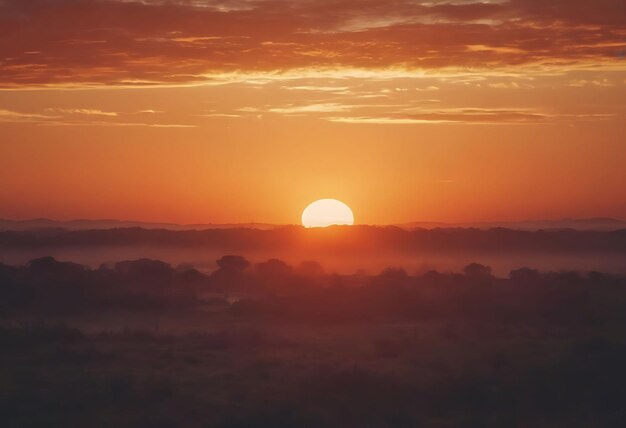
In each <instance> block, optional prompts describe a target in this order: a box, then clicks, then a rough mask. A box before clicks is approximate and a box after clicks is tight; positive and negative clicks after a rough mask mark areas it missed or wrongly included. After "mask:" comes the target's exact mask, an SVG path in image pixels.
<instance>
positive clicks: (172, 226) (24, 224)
mask: <svg viewBox="0 0 626 428" xmlns="http://www.w3.org/2000/svg"><path fill="white" fill-rule="evenodd" d="M284 226H285V225H279V224H270V223H235V224H211V223H204V224H203V223H198V224H177V223H151V222H143V221H129V220H117V219H96V220H89V219H77V220H51V219H47V218H38V219H30V220H7V219H0V231H2V230H29V229H50V228H53V229H58V228H60V229H67V230H92V229H117V228H131V227H139V228H142V229H166V230H205V229H233V228H248V229H261V230H268V229H275V228H279V227H284ZM391 226H396V227H399V228H402V229H408V230H413V229H437V228H473V229H493V228H506V229H514V230H528V231H536V230H552V229H574V230H597V231H612V230H619V229H626V221H624V220H619V219H614V218H600V217H598V218H588V219H560V220H527V221H508V222H506V221H505V222H503V221H493V222H465V223H443V222H411V223H401V224H395V225H391Z"/></svg>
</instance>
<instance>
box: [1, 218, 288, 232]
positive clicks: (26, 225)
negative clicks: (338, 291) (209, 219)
mask: <svg viewBox="0 0 626 428" xmlns="http://www.w3.org/2000/svg"><path fill="white" fill-rule="evenodd" d="M131 227H140V228H142V229H167V230H206V229H233V228H238V229H239V228H247V229H262V230H268V229H273V228H275V227H276V226H275V225H272V224H265V223H241V224H176V223H150V222H142V221H126V220H115V219H101V220H85V219H78V220H67V221H59V220H50V219H47V218H37V219H32V220H3V219H0V230H31V229H67V230H100V229H119V228H131Z"/></svg>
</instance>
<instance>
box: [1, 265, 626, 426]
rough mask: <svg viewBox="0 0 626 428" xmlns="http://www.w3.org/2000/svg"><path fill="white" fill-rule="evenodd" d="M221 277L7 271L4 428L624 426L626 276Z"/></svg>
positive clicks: (281, 270)
mask: <svg viewBox="0 0 626 428" xmlns="http://www.w3.org/2000/svg"><path fill="white" fill-rule="evenodd" d="M221 266H222V267H221V268H220V269H221V273H218V272H220V271H218V272H214V273H213V274H211V275H209V276H207V275H201V274H199V273H197V272H196V273H193V274H192V273H190V271H187V270H186V271H181V270H174V269H172V268H169V267H167V266H166V265H162V264H158V262H149V261H138V262H129V263H126V264H121V265H118V266H116V267H113V268H101V269H99V270H93V271H92V270H89V269H86V268H84V267H81V266H78V265H73V264H62V263H58V262H55V261H53V260H50V259H45V260H38V261H34V262H31V263H30V264H29V265H28V266H25V267H19V268H13V267H7V266H3V267H2V269H0V279H2V282H0V286H1V287H0V292H1V296H2V299H3V300H2V301H3V305H2V306H1V307H2V318H1V320H0V426H2V427H7V428H13V427H16V428H17V427H19V428H22V427H224V428H226V427H233V428H234V427H242V428H243V427H621V426H624V420H625V419H626V404H625V403H626V322H625V320H626V316H625V314H626V305H625V304H624V301H626V285H625V281H624V279H623V278H622V277H607V276H604V275H602V274H599V273H591V274H585V275H580V274H573V273H560V274H542V273H538V272H536V271H532V270H530V269H525V270H519V271H516V272H513V273H512V274H511V277H510V278H504V279H503V278H500V279H498V278H494V277H493V276H491V274H490V272H489V270H488V268H486V267H484V266H480V265H474V266H469V267H468V268H467V269H466V270H465V272H464V273H463V274H437V273H433V272H431V273H428V274H425V275H423V276H420V277H413V276H410V275H407V274H406V273H404V272H402V271H398V270H388V271H386V272H383V273H382V274H380V275H377V276H373V277H368V276H363V275H359V274H357V275H353V276H346V277H341V276H337V275H326V274H323V273H321V272H319V270H318V267H317V266H315V265H314V264H309V265H305V266H303V267H298V268H296V269H293V268H291V267H288V266H286V265H284V264H280V263H278V262H277V261H274V262H272V263H270V264H269V267H268V265H267V264H266V265H260V266H256V267H251V266H248V265H246V264H245V263H244V260H243V259H240V258H226V259H224V260H222V261H221ZM224 266H226V267H224ZM168 269H169V270H168ZM233 269H234V270H233ZM168 272H169V273H168ZM164 277H167V278H169V279H168V280H167V281H164V280H163V278H164ZM159 278H161V279H160V280H159ZM86 284H91V285H86ZM94 284H95V285H97V287H96V288H91V287H92V286H93V285H94ZM154 284H158V287H156V286H155V285H154ZM236 284H240V286H237V285H236ZM242 284H247V285H246V286H244V285H242ZM298 286H300V288H297V287H298ZM103 289H106V290H107V291H106V292H105V291H103ZM146 290H147V291H146ZM150 290H152V291H150ZM59 296H65V297H63V299H59ZM71 296H74V298H73V299H70V297H71ZM76 296H77V297H76ZM68 299H69V300H68ZM68 301H69V302H70V303H69V304H67V302H68ZM8 303H11V304H10V305H9V304H8Z"/></svg>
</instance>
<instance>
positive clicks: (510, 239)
mask: <svg viewBox="0 0 626 428" xmlns="http://www.w3.org/2000/svg"><path fill="white" fill-rule="evenodd" d="M119 245H155V246H170V247H201V248H214V249H220V250H223V251H228V252H235V253H246V252H249V251H260V250H274V251H297V252H298V253H299V254H303V252H306V253H314V252H319V253H323V252H334V253H346V254H354V253H356V254H361V253H364V252H373V253H380V252H409V253H410V252H420V251H429V252H436V251H443V252H451V251H469V250H471V251H497V252H502V251H535V252H536V251H538V252H557V251H558V252H613V253H614V252H618V253H623V252H626V230H617V231H610V232H601V231H577V230H571V229H567V230H545V231H543V230H540V231H522V230H511V229H502V228H496V229H490V230H480V229H462V228H455V229H432V230H426V229H418V230H412V231H409V230H404V229H400V228H397V227H375V226H350V227H345V226H334V227H329V228H319V229H304V228H302V227H297V226H288V227H283V228H277V229H273V230H259V229H245V228H236V229H209V230H191V231H173V230H146V229H141V228H120V229H107V230H80V231H69V230H64V229H38V230H27V231H4V232H0V248H5V249H14V248H22V249H28V248H37V249H40V248H58V247H83V246H119Z"/></svg>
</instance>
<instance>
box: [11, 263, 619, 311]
mask: <svg viewBox="0 0 626 428" xmlns="http://www.w3.org/2000/svg"><path fill="white" fill-rule="evenodd" d="M217 265H218V269H217V270H215V271H214V272H212V273H210V274H206V273H203V272H200V271H198V270H196V269H194V268H193V267H190V266H179V267H177V268H174V267H172V266H170V265H168V264H166V263H164V262H161V261H158V260H147V259H141V260H135V261H124V262H119V263H116V264H114V265H112V266H108V265H103V266H101V267H100V268H98V269H90V268H88V267H86V266H82V265H79V264H75V263H70V262H59V261H57V260H55V259H53V258H51V257H44V258H39V259H35V260H32V261H31V262H29V263H28V264H26V265H25V266H8V265H3V264H0V311H1V313H2V314H4V315H5V316H10V315H12V314H35V315H37V314H40V315H48V314H50V315H80V314H83V313H93V312H94V311H115V310H128V311H135V312H137V311H160V312H162V311H185V312H187V313H198V314H203V313H204V314H208V313H210V314H221V315H223V316H230V317H246V318H260V319H291V320H301V321H324V320H329V321H338V320H345V321H350V320H355V321H356V320H358V321H367V320H379V319H385V320H420V319H431V318H446V319H453V318H471V319H486V320H487V319H488V320H498V321H502V322H505V321H508V320H516V319H530V318H532V319H537V320H555V321H568V322H584V323H601V322H603V321H606V320H610V319H613V320H615V319H619V320H622V319H626V318H625V317H626V278H625V277H624V276H619V275H609V274H603V273H599V272H591V273H587V274H580V273H575V272H559V273H554V272H539V271H537V270H534V269H530V268H521V269H517V270H514V271H512V272H511V273H510V275H509V277H508V278H497V277H494V276H493V275H492V273H491V269H490V268H489V267H488V266H483V265H480V264H471V265H468V266H467V267H466V268H465V269H464V271H463V272H462V273H441V272H436V271H431V272H427V273H425V274H423V275H410V274H408V273H407V272H406V271H404V270H403V269H396V268H389V269H386V270H385V271H383V272H381V273H380V274H377V275H367V274H365V273H355V274H352V275H339V274H334V273H330V274H328V273H325V272H324V270H323V268H322V266H320V265H319V264H318V263H316V262H303V263H301V264H300V265H298V266H290V265H288V264H287V263H285V262H283V261H281V260H278V259H271V260H268V261H266V262H262V263H257V264H251V263H250V262H249V261H248V260H246V259H245V258H244V257H241V256H224V257H222V258H220V259H219V260H218V261H217Z"/></svg>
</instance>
